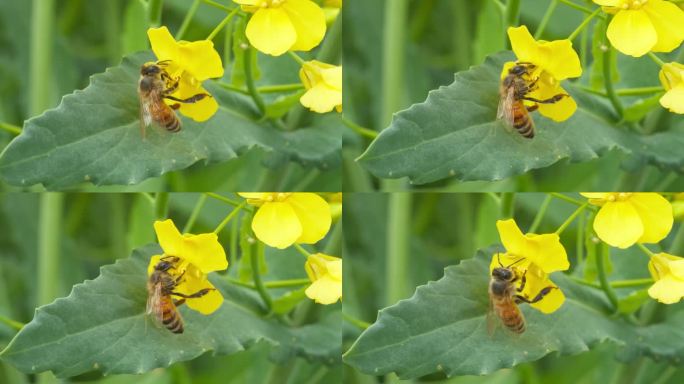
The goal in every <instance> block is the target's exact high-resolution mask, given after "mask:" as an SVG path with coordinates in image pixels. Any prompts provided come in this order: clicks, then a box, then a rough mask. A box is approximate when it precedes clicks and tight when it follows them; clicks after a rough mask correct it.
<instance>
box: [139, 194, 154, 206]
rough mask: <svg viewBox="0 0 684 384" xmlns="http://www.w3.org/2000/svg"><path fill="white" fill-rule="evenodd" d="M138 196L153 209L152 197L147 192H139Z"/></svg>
mask: <svg viewBox="0 0 684 384" xmlns="http://www.w3.org/2000/svg"><path fill="white" fill-rule="evenodd" d="M139 195H140V196H142V197H143V198H144V199H145V200H146V201H147V202H148V203H150V206H151V207H154V197H152V195H150V194H149V193H147V192H140V193H139Z"/></svg>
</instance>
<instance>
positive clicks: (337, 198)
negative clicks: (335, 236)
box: [326, 192, 342, 221]
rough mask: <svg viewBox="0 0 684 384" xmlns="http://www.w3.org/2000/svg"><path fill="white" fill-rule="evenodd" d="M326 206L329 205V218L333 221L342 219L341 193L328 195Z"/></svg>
mask: <svg viewBox="0 0 684 384" xmlns="http://www.w3.org/2000/svg"><path fill="white" fill-rule="evenodd" d="M326 200H328V205H330V216H332V220H333V221H337V219H339V218H340V217H342V192H337V193H333V194H330V195H328V198H327V199H326Z"/></svg>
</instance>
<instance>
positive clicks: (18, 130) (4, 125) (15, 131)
mask: <svg viewBox="0 0 684 384" xmlns="http://www.w3.org/2000/svg"><path fill="white" fill-rule="evenodd" d="M0 129H2V130H3V131H7V132H9V133H11V134H13V135H19V134H21V127H18V126H16V125H13V124H9V123H0Z"/></svg>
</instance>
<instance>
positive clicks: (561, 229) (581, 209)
mask: <svg viewBox="0 0 684 384" xmlns="http://www.w3.org/2000/svg"><path fill="white" fill-rule="evenodd" d="M588 206H589V203H584V204H583V205H581V206H580V207H579V208H577V209H576V210H575V212H573V213H572V215H570V217H568V218H567V220H565V222H563V224H561V226H560V227H558V229H556V234H557V235H560V234H561V233H563V231H565V228H567V227H568V225H570V224H571V223H572V222H573V221H574V220H575V218H576V217H577V215H579V214H580V213H582V211H584V210H585V209H586V208H587V207H588Z"/></svg>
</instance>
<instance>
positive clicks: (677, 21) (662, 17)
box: [642, 0, 684, 52]
mask: <svg viewBox="0 0 684 384" xmlns="http://www.w3.org/2000/svg"><path fill="white" fill-rule="evenodd" d="M642 9H643V10H644V12H646V14H648V16H649V17H650V19H651V23H652V24H653V27H654V28H655V31H656V34H657V35H658V41H657V42H656V44H655V45H654V46H653V48H652V49H651V50H653V51H655V52H670V51H672V50H673V49H675V48H677V47H679V45H680V44H681V43H682V40H684V11H682V10H681V9H680V8H678V7H677V6H676V5H674V4H672V3H669V2H667V1H662V0H651V1H649V2H648V3H646V4H645V5H644V6H643V8H642Z"/></svg>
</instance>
